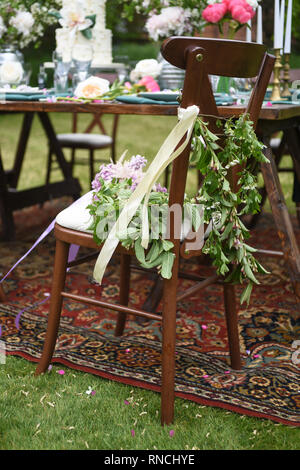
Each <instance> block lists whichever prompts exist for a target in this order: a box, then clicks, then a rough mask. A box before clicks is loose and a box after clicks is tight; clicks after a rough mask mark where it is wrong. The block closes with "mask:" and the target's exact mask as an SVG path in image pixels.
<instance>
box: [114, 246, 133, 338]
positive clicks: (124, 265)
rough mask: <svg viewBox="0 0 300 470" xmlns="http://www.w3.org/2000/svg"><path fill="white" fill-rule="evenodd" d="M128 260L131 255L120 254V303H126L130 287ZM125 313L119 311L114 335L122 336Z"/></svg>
mask: <svg viewBox="0 0 300 470" xmlns="http://www.w3.org/2000/svg"><path fill="white" fill-rule="evenodd" d="M130 261H131V256H130V255H126V254H121V265H120V304H121V305H128V301H129V287H130ZM126 317H127V315H126V313H122V312H119V314H118V319H117V324H116V328H115V336H122V334H123V332H124V328H125V323H126Z"/></svg>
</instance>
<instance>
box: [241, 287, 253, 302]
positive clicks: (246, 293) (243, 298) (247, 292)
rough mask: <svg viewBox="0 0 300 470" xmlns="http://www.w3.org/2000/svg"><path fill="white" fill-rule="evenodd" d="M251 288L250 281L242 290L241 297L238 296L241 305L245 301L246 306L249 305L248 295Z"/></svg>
mask: <svg viewBox="0 0 300 470" xmlns="http://www.w3.org/2000/svg"><path fill="white" fill-rule="evenodd" d="M252 288H253V284H252V282H249V283H248V284H247V287H246V288H245V289H244V290H243V292H242V295H241V298H240V303H241V305H242V304H243V303H244V302H246V303H247V306H248V305H249V301H250V296H251V292H252Z"/></svg>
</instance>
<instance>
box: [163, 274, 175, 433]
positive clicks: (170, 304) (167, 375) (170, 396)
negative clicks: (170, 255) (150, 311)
mask: <svg viewBox="0 0 300 470" xmlns="http://www.w3.org/2000/svg"><path fill="white" fill-rule="evenodd" d="M173 276H174V277H172V278H171V279H170V280H164V301H163V311H162V336H163V338H162V372H161V374H162V382H161V424H162V425H164V424H171V423H172V422H173V420H174V400H175V346H176V292H177V281H178V280H177V276H176V275H174V270H173Z"/></svg>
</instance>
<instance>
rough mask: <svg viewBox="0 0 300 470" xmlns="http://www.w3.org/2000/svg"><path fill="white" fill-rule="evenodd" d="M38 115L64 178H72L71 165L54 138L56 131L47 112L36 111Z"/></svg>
mask: <svg viewBox="0 0 300 470" xmlns="http://www.w3.org/2000/svg"><path fill="white" fill-rule="evenodd" d="M38 116H39V119H40V121H41V124H42V126H43V128H44V130H45V133H46V135H47V137H48V139H49V145H50V146H51V148H52V149H53V152H54V154H55V155H56V158H57V163H58V165H59V166H60V168H61V171H62V173H63V175H64V177H65V179H68V178H72V170H71V165H70V164H69V163H68V162H67V161H66V159H65V156H64V153H63V151H62V148H61V146H60V145H59V142H58V140H57V138H56V133H55V131H54V128H53V125H52V122H51V120H50V117H49V115H48V114H47V113H38Z"/></svg>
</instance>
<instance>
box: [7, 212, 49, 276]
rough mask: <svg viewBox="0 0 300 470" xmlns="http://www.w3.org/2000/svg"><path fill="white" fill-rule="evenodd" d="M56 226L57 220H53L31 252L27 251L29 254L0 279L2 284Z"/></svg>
mask: <svg viewBox="0 0 300 470" xmlns="http://www.w3.org/2000/svg"><path fill="white" fill-rule="evenodd" d="M54 224H55V220H53V221H52V222H51V224H50V225H49V226H48V227H47V228H46V230H45V231H44V232H43V233H42V235H41V236H40V237H39V238H38V239H37V241H36V242H35V243H34V244H33V245H32V247H31V248H30V250H28V251H27V253H25V255H23V256H22V257H21V258H20V259H19V260H18V261H17V262H16V263H15V264H14V265H13V267H12V268H10V270H9V271H8V273H6V274H5V276H4V277H3V278H2V279H0V284H1V283H2V282H3V281H4V280H5V279H6V278H7V276H9V274H10V273H11V272H12V271H13V270H14V269H15V268H16V267H17V266H18V264H20V263H21V261H23V259H25V258H26V256H28V255H29V253H30V252H31V251H32V250H33V249H34V248H35V247H36V246H37V245H38V244H39V243H40V242H41V241H42V240H44V238H45V237H46V236H47V235H48V234H49V233H50V232H51V231H52V230H53V228H54Z"/></svg>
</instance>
